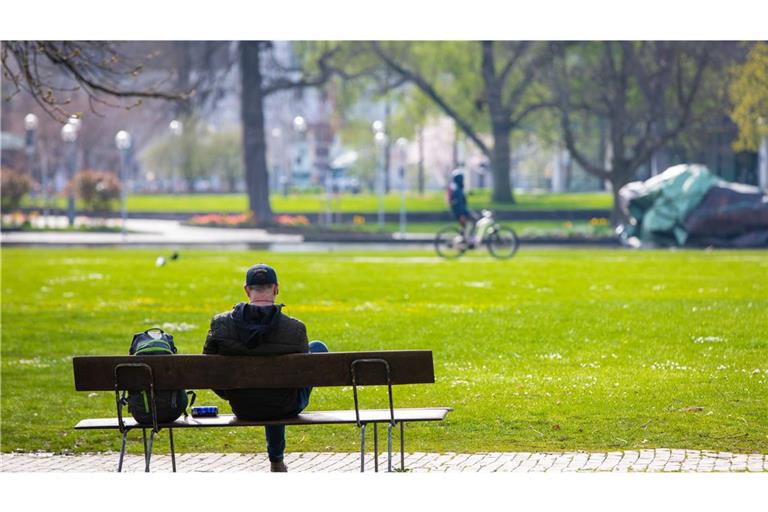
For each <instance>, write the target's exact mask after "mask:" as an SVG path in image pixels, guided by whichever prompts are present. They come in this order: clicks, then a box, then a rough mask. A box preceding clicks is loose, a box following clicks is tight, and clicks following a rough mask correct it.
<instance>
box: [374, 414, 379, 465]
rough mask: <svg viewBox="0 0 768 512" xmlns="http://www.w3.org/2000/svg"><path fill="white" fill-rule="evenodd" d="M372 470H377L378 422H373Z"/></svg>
mask: <svg viewBox="0 0 768 512" xmlns="http://www.w3.org/2000/svg"><path fill="white" fill-rule="evenodd" d="M373 471H374V472H375V473H378V472H379V424H378V423H376V422H374V423H373Z"/></svg>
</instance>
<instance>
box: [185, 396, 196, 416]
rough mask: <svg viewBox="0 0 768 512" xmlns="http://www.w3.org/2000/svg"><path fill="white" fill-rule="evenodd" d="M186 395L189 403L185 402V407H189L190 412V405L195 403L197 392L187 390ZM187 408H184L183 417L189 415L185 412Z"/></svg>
mask: <svg viewBox="0 0 768 512" xmlns="http://www.w3.org/2000/svg"><path fill="white" fill-rule="evenodd" d="M187 395H188V396H189V397H190V398H189V403H187V409H189V410H190V412H191V411H192V406H193V405H195V399H196V398H197V393H195V392H194V391H192V390H189V391H187ZM187 409H184V417H185V418H186V417H187V416H189V414H187Z"/></svg>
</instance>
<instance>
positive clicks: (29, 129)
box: [24, 113, 38, 178]
mask: <svg viewBox="0 0 768 512" xmlns="http://www.w3.org/2000/svg"><path fill="white" fill-rule="evenodd" d="M37 124H38V123H37V116H36V115H35V114H31V113H30V114H27V115H26V116H24V129H25V130H26V138H25V139H24V149H25V152H26V153H27V165H29V175H30V176H31V177H33V178H34V175H35V160H34V157H35V146H36V145H37Z"/></svg>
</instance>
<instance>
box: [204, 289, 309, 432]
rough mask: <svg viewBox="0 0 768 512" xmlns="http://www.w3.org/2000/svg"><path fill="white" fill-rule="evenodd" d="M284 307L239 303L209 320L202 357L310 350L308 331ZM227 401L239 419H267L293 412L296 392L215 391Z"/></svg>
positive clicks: (281, 389) (284, 389)
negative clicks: (286, 313) (284, 310)
mask: <svg viewBox="0 0 768 512" xmlns="http://www.w3.org/2000/svg"><path fill="white" fill-rule="evenodd" d="M282 307H283V305H282V304H276V305H269V306H256V305H254V304H246V303H244V302H241V303H240V304H237V305H236V306H235V307H234V308H232V311H229V312H226V313H220V314H218V315H216V316H215V317H213V320H211V329H210V330H209V331H208V337H207V338H206V339H205V346H204V347H203V354H218V355H224V356H265V355H275V354H293V353H305V352H308V351H309V343H308V340H307V329H306V327H305V326H304V324H303V323H301V322H300V321H299V320H296V319H295V318H291V317H290V316H288V315H285V314H283V313H282V311H281V309H282ZM214 392H215V393H216V394H217V395H219V396H220V397H221V398H223V399H225V400H229V404H230V405H231V406H232V412H234V413H235V415H236V416H237V417H238V418H243V419H251V420H267V419H276V418H285V417H287V416H291V415H293V414H295V413H296V406H297V400H298V390H297V389H295V388H270V389H226V390H221V389H215V390H214Z"/></svg>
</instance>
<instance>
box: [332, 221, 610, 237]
mask: <svg viewBox="0 0 768 512" xmlns="http://www.w3.org/2000/svg"><path fill="white" fill-rule="evenodd" d="M604 222H605V223H602V222H598V223H591V222H589V221H573V222H571V221H562V220H523V221H500V223H501V224H502V225H505V226H510V227H512V228H513V229H514V230H515V233H517V235H518V236H525V237H535V236H558V237H563V236H570V235H583V236H613V235H614V230H613V227H612V226H611V225H610V224H608V223H607V219H604ZM449 225H450V223H447V222H408V223H407V224H406V226H405V232H406V233H419V234H424V233H426V234H430V235H434V234H435V233H437V231H438V230H439V229H441V228H444V227H446V226H449ZM456 225H457V226H458V224H456ZM332 229H335V230H338V231H358V232H362V233H382V232H383V233H399V232H400V224H396V223H391V222H388V223H385V224H384V226H383V228H382V227H379V225H378V223H376V222H370V223H367V224H334V225H333V226H332Z"/></svg>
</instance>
